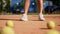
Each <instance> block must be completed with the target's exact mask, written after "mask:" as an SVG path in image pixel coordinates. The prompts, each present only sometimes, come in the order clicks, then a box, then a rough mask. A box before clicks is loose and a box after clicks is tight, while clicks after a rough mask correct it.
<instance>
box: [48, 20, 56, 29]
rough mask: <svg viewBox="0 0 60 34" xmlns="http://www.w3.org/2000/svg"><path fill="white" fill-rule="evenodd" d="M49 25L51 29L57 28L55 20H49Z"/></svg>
mask: <svg viewBox="0 0 60 34" xmlns="http://www.w3.org/2000/svg"><path fill="white" fill-rule="evenodd" d="M47 27H48V28H49V29H53V28H55V23H54V22H53V21H49V22H48V23H47Z"/></svg>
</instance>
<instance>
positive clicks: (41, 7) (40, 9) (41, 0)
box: [37, 0, 43, 14]
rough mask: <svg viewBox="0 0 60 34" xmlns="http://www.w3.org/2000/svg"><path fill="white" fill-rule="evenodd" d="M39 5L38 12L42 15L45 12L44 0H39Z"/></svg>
mask: <svg viewBox="0 0 60 34" xmlns="http://www.w3.org/2000/svg"><path fill="white" fill-rule="evenodd" d="M37 5H38V11H39V13H41V14H42V10H43V0H37Z"/></svg>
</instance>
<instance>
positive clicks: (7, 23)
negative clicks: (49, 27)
mask: <svg viewBox="0 0 60 34" xmlns="http://www.w3.org/2000/svg"><path fill="white" fill-rule="evenodd" d="M6 26H8V27H13V26H14V24H13V21H11V20H9V21H7V22H6Z"/></svg>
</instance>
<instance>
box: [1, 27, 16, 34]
mask: <svg viewBox="0 0 60 34" xmlns="http://www.w3.org/2000/svg"><path fill="white" fill-rule="evenodd" d="M1 34H15V32H14V30H13V28H10V27H7V26H6V27H4V28H2V30H1Z"/></svg>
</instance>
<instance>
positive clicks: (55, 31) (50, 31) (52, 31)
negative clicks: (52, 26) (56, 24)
mask: <svg viewBox="0 0 60 34" xmlns="http://www.w3.org/2000/svg"><path fill="white" fill-rule="evenodd" d="M46 34H60V33H59V32H58V31H57V30H49V31H48V32H47V33H46Z"/></svg>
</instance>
